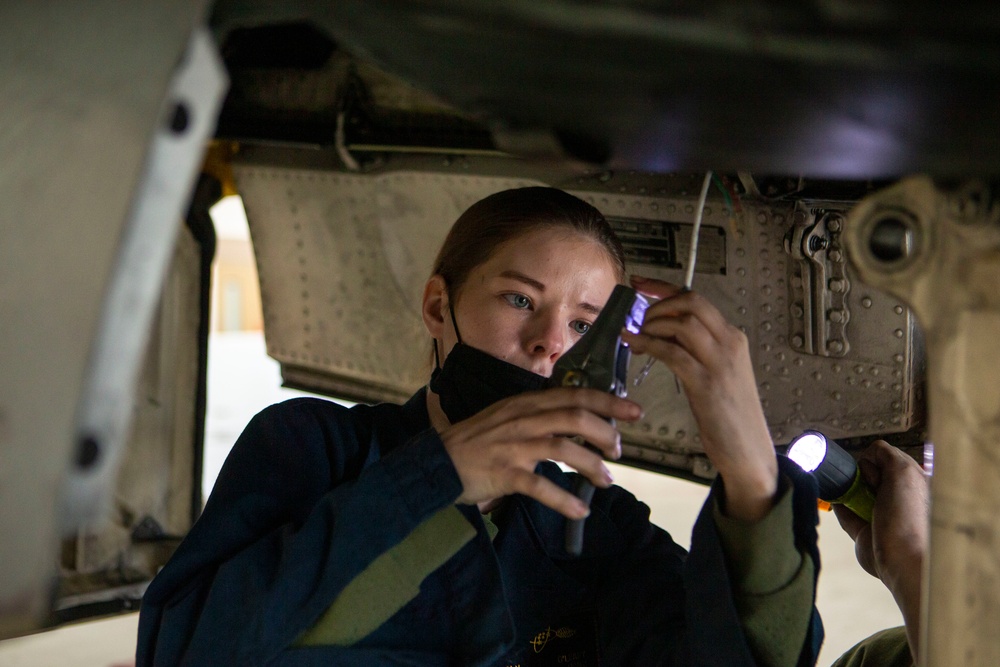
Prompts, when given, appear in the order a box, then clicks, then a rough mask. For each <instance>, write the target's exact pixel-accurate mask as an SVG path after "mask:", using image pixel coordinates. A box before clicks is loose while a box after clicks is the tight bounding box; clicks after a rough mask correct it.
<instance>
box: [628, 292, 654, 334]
mask: <svg viewBox="0 0 1000 667" xmlns="http://www.w3.org/2000/svg"><path fill="white" fill-rule="evenodd" d="M647 308H649V301H647V300H646V298H645V297H644V296H642V295H641V294H636V295H635V301H633V302H632V308H631V309H630V310H629V314H628V317H626V318H625V328H626V329H628V330H629V331H631V332H632V333H634V334H637V333H639V328H640V327H642V321H643V320H644V319H645V318H646V309H647Z"/></svg>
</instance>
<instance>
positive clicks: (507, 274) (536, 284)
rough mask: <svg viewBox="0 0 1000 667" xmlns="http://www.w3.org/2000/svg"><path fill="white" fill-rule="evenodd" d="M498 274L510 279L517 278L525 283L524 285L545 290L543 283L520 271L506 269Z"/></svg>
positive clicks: (541, 290)
mask: <svg viewBox="0 0 1000 667" xmlns="http://www.w3.org/2000/svg"><path fill="white" fill-rule="evenodd" d="M500 275H501V276H502V277H504V278H510V279H511V280H517V281H519V282H522V283H525V284H526V285H529V286H531V287H534V288H535V289H536V290H538V291H539V292H544V291H545V285H543V284H542V283H540V282H538V281H537V280H535V279H534V278H531V277H529V276H526V275H524V274H523V273H521V272H520V271H511V270H508V271H503V272H502V273H501V274H500Z"/></svg>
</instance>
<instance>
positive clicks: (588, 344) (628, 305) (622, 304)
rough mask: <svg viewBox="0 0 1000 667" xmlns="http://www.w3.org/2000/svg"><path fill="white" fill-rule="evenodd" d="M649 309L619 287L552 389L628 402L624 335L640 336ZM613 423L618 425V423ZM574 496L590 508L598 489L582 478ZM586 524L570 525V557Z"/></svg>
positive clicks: (559, 366) (564, 361) (562, 363)
mask: <svg viewBox="0 0 1000 667" xmlns="http://www.w3.org/2000/svg"><path fill="white" fill-rule="evenodd" d="M648 307H649V302H648V301H647V300H646V299H645V298H644V297H643V296H641V295H640V294H637V293H636V291H635V290H634V289H632V288H631V287H627V286H625V285H617V286H616V287H615V289H614V291H613V292H612V293H611V297H610V298H609V299H608V302H607V304H606V305H605V306H604V308H603V309H602V310H601V313H600V315H598V317H597V320H596V321H595V322H594V323H593V324H592V325H591V327H590V329H589V330H588V331H587V333H585V334H584V335H583V336H582V337H581V338H580V340H578V341H577V342H576V344H574V345H573V347H571V348H570V349H569V350H568V351H567V352H566V353H565V354H563V355H562V356H561V357H559V359H558V361H556V363H555V366H554V367H553V369H552V375H551V377H550V378H549V383H548V386H550V387H580V388H583V387H590V388H593V389H600V390H602V391H607V392H609V393H612V394H615V395H616V396H619V397H621V398H624V397H625V396H626V395H627V394H628V384H627V381H626V380H627V376H628V368H629V361H630V360H631V356H632V353H631V350H630V349H629V346H628V344H627V343H625V342H624V341H623V340H622V338H621V331H622V329H623V328H624V329H627V330H628V331H631V332H632V333H639V328H640V327H641V326H642V322H643V318H644V317H645V314H646V308H648ZM610 421H611V423H612V425H614V420H613V419H611V420H610ZM573 494H574V495H575V496H576V497H577V498H579V499H580V500H582V501H583V502H584V503H586V504H587V505H590V501H591V500H592V499H593V497H594V485H593V484H591V483H590V481H589V480H588V479H587V478H586V477H584V476H583V475H580V476H578V477H577V478H576V482H575V484H574V488H573ZM584 522H585V519H575V520H569V521H567V523H566V551H567V552H568V553H570V554H573V555H579V554H580V553H581V551H582V550H583V526H584Z"/></svg>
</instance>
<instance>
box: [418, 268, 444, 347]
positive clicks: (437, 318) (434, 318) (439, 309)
mask: <svg viewBox="0 0 1000 667" xmlns="http://www.w3.org/2000/svg"><path fill="white" fill-rule="evenodd" d="M447 312H448V288H447V286H446V285H445V282H444V278H442V277H441V276H440V275H438V274H435V275H433V276H431V277H430V279H428V281H427V284H426V285H424V300H423V307H422V308H421V314H422V315H423V318H424V326H425V327H427V332H428V333H429V334H430V335H431V338H437V339H438V340H442V339H443V337H444V318H445V313H447Z"/></svg>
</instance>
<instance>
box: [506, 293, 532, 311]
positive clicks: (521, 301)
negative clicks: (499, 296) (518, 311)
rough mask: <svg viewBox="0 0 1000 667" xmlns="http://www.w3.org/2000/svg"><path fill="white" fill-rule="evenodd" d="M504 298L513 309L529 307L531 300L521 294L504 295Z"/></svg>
mask: <svg viewBox="0 0 1000 667" xmlns="http://www.w3.org/2000/svg"><path fill="white" fill-rule="evenodd" d="M504 298H505V299H507V302H508V303H509V304H510V305H512V306H514V307H515V308H530V307H531V299H529V298H528V297H526V296H524V295H523V294H504Z"/></svg>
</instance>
